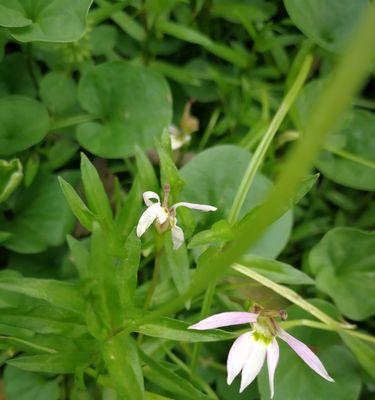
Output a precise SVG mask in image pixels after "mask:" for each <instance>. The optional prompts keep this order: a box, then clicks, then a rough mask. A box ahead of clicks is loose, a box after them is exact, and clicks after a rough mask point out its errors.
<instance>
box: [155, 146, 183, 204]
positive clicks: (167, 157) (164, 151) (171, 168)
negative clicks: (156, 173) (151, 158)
mask: <svg viewBox="0 0 375 400" xmlns="http://www.w3.org/2000/svg"><path fill="white" fill-rule="evenodd" d="M157 150H158V154H159V159H160V181H161V185H162V187H164V185H166V184H169V185H170V188H171V200H172V201H176V199H177V197H178V196H179V193H180V191H181V189H182V187H183V186H184V184H185V182H184V180H183V179H181V177H180V173H179V171H178V169H177V167H176V165H175V163H174V161H173V159H172V155H171V151H170V145H169V144H168V146H166V145H165V144H164V143H158V145H157Z"/></svg>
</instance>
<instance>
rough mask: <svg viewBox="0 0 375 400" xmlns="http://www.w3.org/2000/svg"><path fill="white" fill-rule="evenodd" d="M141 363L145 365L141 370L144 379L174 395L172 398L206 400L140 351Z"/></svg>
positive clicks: (197, 391) (189, 384) (176, 375)
mask: <svg viewBox="0 0 375 400" xmlns="http://www.w3.org/2000/svg"><path fill="white" fill-rule="evenodd" d="M140 357H141V359H142V361H144V362H145V363H146V364H147V367H145V368H144V369H143V372H144V375H145V377H146V378H147V379H148V380H150V381H151V382H152V383H154V384H155V385H157V386H159V387H161V388H163V389H164V390H166V391H167V392H169V393H172V394H173V395H174V398H186V399H189V400H208V399H209V397H207V396H206V395H204V394H203V393H202V392H200V391H199V390H198V389H196V388H195V387H194V386H193V385H192V384H191V383H190V382H189V381H188V380H186V379H184V378H182V377H181V376H180V375H178V374H176V373H175V372H173V371H172V370H171V368H167V367H165V366H164V365H162V364H161V363H158V362H156V361H154V360H153V359H152V358H151V357H149V356H147V354H146V353H144V352H143V351H142V350H140Z"/></svg>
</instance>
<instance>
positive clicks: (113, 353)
mask: <svg viewBox="0 0 375 400" xmlns="http://www.w3.org/2000/svg"><path fill="white" fill-rule="evenodd" d="M103 357H104V360H105V363H106V365H107V368H108V371H109V374H110V377H111V380H112V382H113V384H114V387H115V388H116V391H117V395H118V398H120V399H129V400H130V399H134V400H143V399H144V384H143V375H142V370H141V365H140V362H139V357H138V352H137V347H136V344H135V342H134V340H133V339H132V338H131V337H130V336H128V335H127V336H125V335H117V336H115V337H113V338H112V339H110V340H108V341H107V342H106V343H105V345H104V348H103Z"/></svg>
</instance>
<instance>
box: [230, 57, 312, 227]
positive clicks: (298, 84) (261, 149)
mask: <svg viewBox="0 0 375 400" xmlns="http://www.w3.org/2000/svg"><path fill="white" fill-rule="evenodd" d="M312 61H313V58H312V56H311V55H307V56H306V57H305V60H304V61H303V63H302V66H301V69H300V71H299V73H298V75H297V78H296V80H295V81H294V83H293V85H292V87H291V88H290V90H289V92H288V93H287V94H286V96H285V97H284V99H283V101H282V103H281V104H280V107H279V109H278V110H277V112H276V114H275V116H274V117H273V118H272V121H271V123H270V125H269V127H268V129H267V131H266V133H265V134H264V136H263V138H262V140H261V142H260V143H259V145H258V147H257V149H256V151H255V153H254V155H253V157H252V158H251V161H250V163H249V166H248V167H247V170H246V172H245V175H244V177H243V178H242V181H241V184H240V187H239V188H238V191H237V193H236V197H235V198H234V201H233V204H232V208H231V210H230V213H229V223H230V224H234V223H235V222H236V221H237V219H238V216H239V214H240V211H241V208H242V205H243V203H244V201H245V199H246V195H247V193H248V191H249V189H250V187H251V184H252V183H253V180H254V178H255V174H256V173H257V171H258V169H259V167H260V165H261V164H262V162H263V160H264V157H265V155H266V152H267V150H268V148H269V146H270V144H271V142H272V139H273V138H274V136H275V134H276V132H277V130H278V129H279V127H280V125H281V123H282V122H283V120H284V118H285V116H286V115H287V113H288V111H289V109H290V107H291V106H292V104H293V102H294V101H295V99H296V98H297V95H298V93H299V91H300V90H301V88H302V86H303V84H304V82H305V80H306V78H307V75H308V73H309V71H310V67H311V64H312Z"/></svg>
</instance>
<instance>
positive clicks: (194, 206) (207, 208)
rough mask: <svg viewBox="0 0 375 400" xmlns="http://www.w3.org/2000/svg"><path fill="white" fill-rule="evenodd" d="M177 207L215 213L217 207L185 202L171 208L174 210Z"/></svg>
mask: <svg viewBox="0 0 375 400" xmlns="http://www.w3.org/2000/svg"><path fill="white" fill-rule="evenodd" d="M177 207H187V208H191V209H192V210H200V211H205V212H207V211H216V210H217V207H214V206H209V205H207V204H195V203H188V202H186V201H181V202H180V203H176V204H174V205H173V206H172V208H173V209H174V210H175V209H176V208H177Z"/></svg>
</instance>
